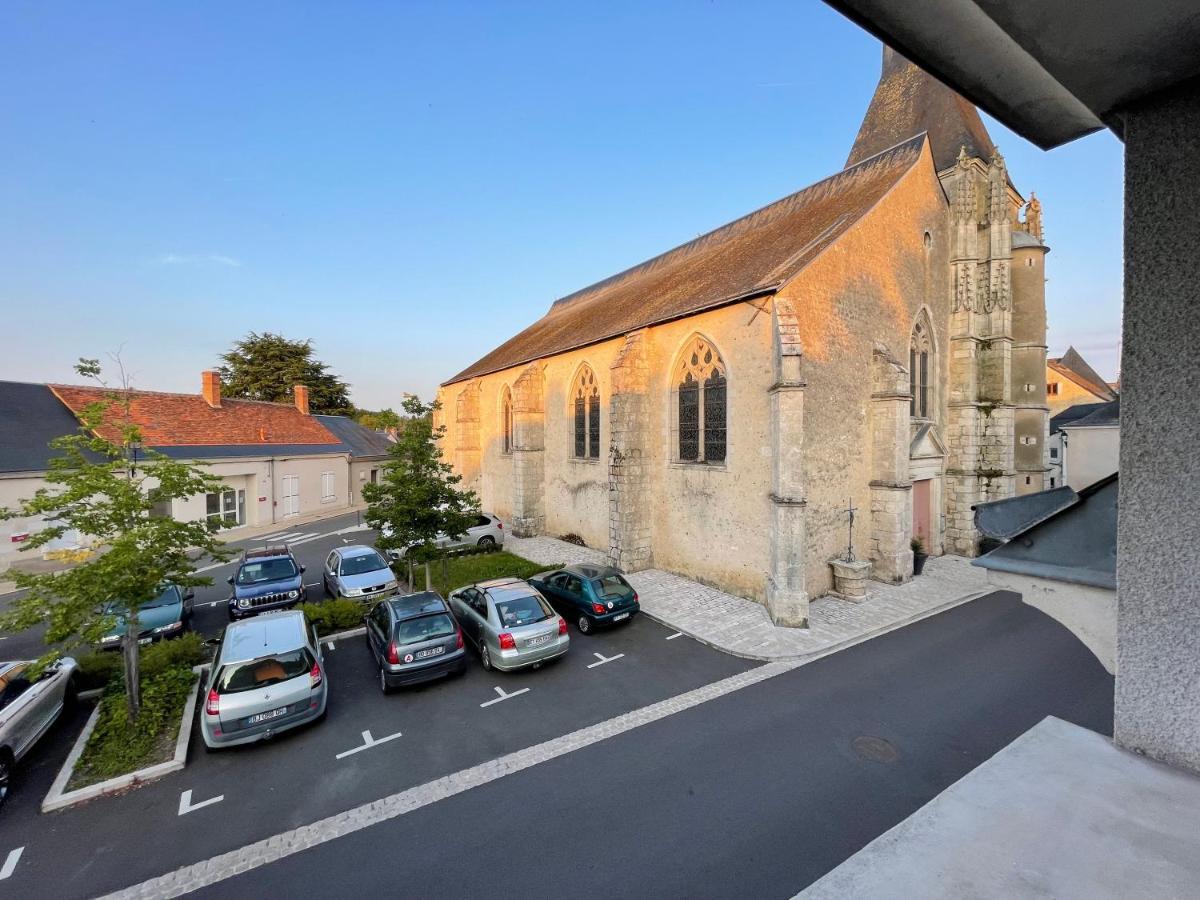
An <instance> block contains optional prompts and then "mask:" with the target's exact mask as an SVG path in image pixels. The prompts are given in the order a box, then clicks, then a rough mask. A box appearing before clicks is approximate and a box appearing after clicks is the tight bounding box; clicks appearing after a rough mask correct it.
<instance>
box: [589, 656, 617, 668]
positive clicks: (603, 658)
mask: <svg viewBox="0 0 1200 900" xmlns="http://www.w3.org/2000/svg"><path fill="white" fill-rule="evenodd" d="M624 655H625V654H624V653H618V654H617V655H616V656H605V655H604V654H603V653H593V654H592V656H594V657H596V659H597V662H594V663H592V664H591V665H590V666H588V668H589V669H594V668H596V666H602V665H604V664H605V663H610V662H615V661H616V660H618V659H620V658H621V657H623V656H624Z"/></svg>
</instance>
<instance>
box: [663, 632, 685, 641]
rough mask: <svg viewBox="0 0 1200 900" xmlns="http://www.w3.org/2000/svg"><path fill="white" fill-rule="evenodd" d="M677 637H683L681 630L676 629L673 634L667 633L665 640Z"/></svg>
mask: <svg viewBox="0 0 1200 900" xmlns="http://www.w3.org/2000/svg"><path fill="white" fill-rule="evenodd" d="M677 637H683V632H682V631H677V632H675V633H674V634H668V635H667V640H668V641H673V640H675V638H677Z"/></svg>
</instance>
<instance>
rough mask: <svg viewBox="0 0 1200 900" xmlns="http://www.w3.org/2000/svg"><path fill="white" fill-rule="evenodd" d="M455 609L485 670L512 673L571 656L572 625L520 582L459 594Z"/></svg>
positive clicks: (508, 581) (510, 580)
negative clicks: (569, 625) (569, 650)
mask: <svg viewBox="0 0 1200 900" xmlns="http://www.w3.org/2000/svg"><path fill="white" fill-rule="evenodd" d="M450 609H451V610H452V611H453V612H454V618H456V619H458V623H459V625H461V626H462V630H463V633H464V634H465V635H466V636H467V637H468V638H469V639H470V641H471V643H473V644H474V645H475V647H476V648H477V649H478V650H479V661H480V662H481V663H483V667H484V668H485V669H499V670H500V671H501V672H509V671H512V670H513V669H520V668H523V667H525V666H534V665H541V664H542V663H544V662H548V661H549V660H552V659H554V658H556V657H559V656H562V655H563V654H564V653H566V652H567V648H568V647H570V645H571V638H570V637H569V636H568V635H567V620H566V619H564V618H563V617H562V616H560V615H558V614H557V613H556V612H555V611H554V610H553V609H552V608H551V607H550V604H549V603H547V602H546V598H545V597H543V596H542V595H541V594H539V593H538V592H537V590H535V589H534V588H532V587H530V585H529V584H528V583H527V582H524V581H522V580H521V579H519V578H497V579H495V580H493V581H481V582H479V583H478V584H472V585H468V586H467V587H464V588H459V589H458V590H457V591H454V592H453V593H452V594H450Z"/></svg>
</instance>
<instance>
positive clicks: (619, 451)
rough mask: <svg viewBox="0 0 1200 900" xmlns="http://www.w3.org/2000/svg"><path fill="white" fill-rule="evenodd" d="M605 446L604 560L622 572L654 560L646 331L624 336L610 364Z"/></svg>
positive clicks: (648, 564)
mask: <svg viewBox="0 0 1200 900" xmlns="http://www.w3.org/2000/svg"><path fill="white" fill-rule="evenodd" d="M611 371H612V398H611V401H610V405H609V419H608V422H609V433H610V435H611V442H610V444H609V449H608V561H609V563H610V564H611V565H614V566H616V567H617V568H619V569H623V570H625V571H626V572H637V571H638V570H640V569H648V568H650V567H651V566H653V565H654V555H653V553H652V551H651V529H650V503H651V484H650V473H649V471H648V467H649V465H650V445H649V441H650V435H649V422H648V418H649V409H648V404H649V400H648V397H647V392H648V391H649V384H650V367H649V364H648V362H647V360H646V332H645V330H644V329H643V330H641V331H635V332H633V333H632V334H628V335H626V336H625V344H624V346H623V347H622V348H621V352H620V353H619V354H617V359H616V361H615V362H614V363H613V364H612V368H611Z"/></svg>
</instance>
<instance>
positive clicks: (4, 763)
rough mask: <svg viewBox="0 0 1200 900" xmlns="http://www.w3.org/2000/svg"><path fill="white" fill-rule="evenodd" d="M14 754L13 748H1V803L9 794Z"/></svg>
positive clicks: (0, 803)
mask: <svg viewBox="0 0 1200 900" xmlns="http://www.w3.org/2000/svg"><path fill="white" fill-rule="evenodd" d="M12 768H13V755H12V751H11V750H0V805H3V804H4V798H5V797H7V796H8V779H9V777H10V776H11V775H12Z"/></svg>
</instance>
